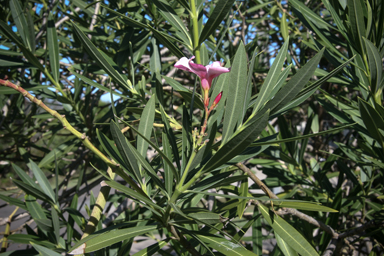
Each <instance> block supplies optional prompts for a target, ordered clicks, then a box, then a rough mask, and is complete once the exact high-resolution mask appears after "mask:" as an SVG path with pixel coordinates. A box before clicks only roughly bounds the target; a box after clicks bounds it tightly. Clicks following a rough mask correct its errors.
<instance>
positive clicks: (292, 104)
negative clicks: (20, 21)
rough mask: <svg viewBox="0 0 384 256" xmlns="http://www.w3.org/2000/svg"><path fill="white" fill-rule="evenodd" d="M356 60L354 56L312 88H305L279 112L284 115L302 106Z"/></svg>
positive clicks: (315, 83) (312, 85) (311, 86)
mask: <svg viewBox="0 0 384 256" xmlns="http://www.w3.org/2000/svg"><path fill="white" fill-rule="evenodd" d="M354 58H355V56H353V57H352V58H350V59H349V60H347V61H346V62H345V63H343V64H342V65H340V66H338V67H337V68H335V69H334V70H332V71H331V72H330V73H328V75H326V76H324V77H322V78H320V79H319V80H317V81H316V82H314V83H313V84H311V85H310V86H308V87H306V88H304V89H303V90H302V91H300V93H299V94H298V95H297V96H296V97H295V98H294V99H293V100H291V101H289V103H288V104H286V105H285V106H284V107H283V108H281V109H280V110H279V112H280V113H282V112H284V111H285V110H288V109H291V108H294V107H296V106H298V105H299V104H301V103H302V102H304V101H305V100H306V99H308V98H309V97H310V96H311V95H312V94H313V93H314V92H315V91H316V90H317V89H318V88H319V87H320V85H322V84H323V83H324V82H325V81H327V80H328V79H330V78H332V77H333V76H335V75H336V74H337V73H339V72H340V71H341V70H343V68H345V67H346V66H347V65H348V64H349V63H350V62H351V61H352V60H353V59H354Z"/></svg>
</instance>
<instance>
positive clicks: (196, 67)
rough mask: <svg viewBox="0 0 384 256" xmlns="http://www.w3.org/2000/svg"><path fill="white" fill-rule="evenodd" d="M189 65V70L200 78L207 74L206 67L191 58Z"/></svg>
mask: <svg viewBox="0 0 384 256" xmlns="http://www.w3.org/2000/svg"><path fill="white" fill-rule="evenodd" d="M189 67H190V69H191V72H193V73H195V74H196V75H198V76H199V77H200V78H205V77H206V76H207V68H206V67H204V66H203V65H201V64H196V63H194V62H193V61H192V60H190V61H189Z"/></svg>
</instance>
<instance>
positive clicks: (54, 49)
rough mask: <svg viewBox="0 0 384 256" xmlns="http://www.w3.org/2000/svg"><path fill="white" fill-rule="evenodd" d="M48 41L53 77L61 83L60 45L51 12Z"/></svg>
mask: <svg viewBox="0 0 384 256" xmlns="http://www.w3.org/2000/svg"><path fill="white" fill-rule="evenodd" d="M47 41H48V50H49V64H50V66H51V72H52V76H53V79H55V81H56V82H59V80H60V70H59V69H60V59H59V44H58V41H57V33H56V27H55V21H54V20H53V16H52V13H51V12H50V13H49V15H48V25H47Z"/></svg>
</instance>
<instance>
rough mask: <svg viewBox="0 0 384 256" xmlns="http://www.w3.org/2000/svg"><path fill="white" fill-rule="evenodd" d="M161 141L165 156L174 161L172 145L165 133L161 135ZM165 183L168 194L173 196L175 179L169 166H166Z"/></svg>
mask: <svg viewBox="0 0 384 256" xmlns="http://www.w3.org/2000/svg"><path fill="white" fill-rule="evenodd" d="M161 139H162V142H163V150H164V155H165V156H166V157H167V158H168V159H172V149H171V145H170V144H169V140H168V137H167V134H166V133H165V132H162V133H161ZM164 183H165V187H166V189H167V191H168V193H169V194H172V191H173V185H174V179H173V172H172V170H171V168H170V166H169V165H168V164H164Z"/></svg>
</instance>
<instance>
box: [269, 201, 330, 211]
mask: <svg viewBox="0 0 384 256" xmlns="http://www.w3.org/2000/svg"><path fill="white" fill-rule="evenodd" d="M273 205H275V206H279V207H285V208H294V209H298V210H304V211H315V212H337V210H334V209H332V208H329V207H327V206H323V205H319V204H315V203H312V202H294V201H292V202H290V201H289V200H288V201H284V202H281V203H279V201H278V200H276V201H275V200H274V201H273Z"/></svg>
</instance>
